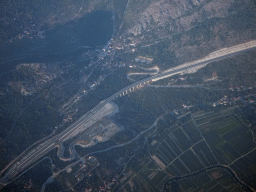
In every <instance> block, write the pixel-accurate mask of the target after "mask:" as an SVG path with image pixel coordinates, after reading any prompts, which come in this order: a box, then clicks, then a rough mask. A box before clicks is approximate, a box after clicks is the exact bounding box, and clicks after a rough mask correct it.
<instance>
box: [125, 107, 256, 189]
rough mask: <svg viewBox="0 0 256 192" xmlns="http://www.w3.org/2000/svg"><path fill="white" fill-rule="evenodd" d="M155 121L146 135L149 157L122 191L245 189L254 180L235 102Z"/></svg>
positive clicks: (255, 155) (254, 155) (247, 137)
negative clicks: (174, 119)
mask: <svg viewBox="0 0 256 192" xmlns="http://www.w3.org/2000/svg"><path fill="white" fill-rule="evenodd" d="M165 121H166V119H163V120H162V121H159V122H158V124H157V125H156V127H157V129H155V131H154V132H151V133H150V134H149V135H148V141H149V145H148V148H147V149H146V152H145V153H148V154H149V158H147V160H146V161H143V163H142V164H140V169H139V168H138V169H136V171H135V169H132V170H133V171H134V172H133V175H131V176H129V178H127V180H125V182H124V183H123V190H122V191H159V190H160V189H165V190H166V191H179V190H180V191H223V192H225V191H250V190H249V189H250V188H251V187H253V188H255V187H256V186H255V185H256V184H254V183H253V181H255V180H256V162H255V159H256V150H254V148H255V144H254V142H253V141H254V140H253V137H252V132H251V130H250V129H249V127H248V126H246V124H245V122H244V121H243V117H242V116H241V112H240V110H239V108H238V107H230V108H227V109H225V110H222V111H219V112H214V111H210V112H202V111H200V112H197V113H193V114H191V113H188V114H185V115H183V116H180V117H178V118H177V121H174V123H173V124H168V123H166V122H165Z"/></svg>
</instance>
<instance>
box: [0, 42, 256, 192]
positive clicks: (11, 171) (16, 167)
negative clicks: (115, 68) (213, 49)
mask: <svg viewBox="0 0 256 192" xmlns="http://www.w3.org/2000/svg"><path fill="white" fill-rule="evenodd" d="M255 49H256V43H254V44H253V46H247V45H246V46H245V47H244V48H243V49H238V50H237V51H231V52H228V51H227V53H226V54H225V53H224V54H223V53H222V54H220V56H218V54H216V56H215V57H213V56H211V57H210V55H209V56H208V57H205V58H204V59H201V60H198V62H197V61H195V62H192V64H189V63H188V64H186V65H184V67H183V65H181V67H178V68H173V69H170V70H167V71H165V72H163V73H161V74H158V75H154V76H151V77H148V78H145V79H142V80H139V81H136V82H134V83H132V84H131V85H129V86H127V87H125V88H123V89H121V90H120V91H118V92H116V93H115V94H113V95H112V96H110V97H109V98H107V99H106V100H103V101H101V102H100V103H99V104H98V105H97V106H96V107H94V108H93V109H91V110H90V111H89V112H87V113H86V114H84V115H83V116H82V117H80V118H79V119H78V120H77V121H76V122H74V123H73V124H72V125H70V126H69V127H67V128H66V129H65V130H64V131H63V132H61V133H59V134H58V135H55V136H53V137H51V138H49V139H48V140H46V141H44V142H43V143H41V144H38V145H37V146H35V147H34V148H33V149H31V151H30V152H28V153H27V154H26V155H25V156H24V157H21V158H18V159H16V160H15V161H13V162H12V163H10V164H9V165H8V167H9V168H8V167H7V169H8V170H7V171H5V175H1V177H2V178H1V180H0V184H1V185H3V186H4V185H6V184H8V183H10V182H11V181H12V180H13V179H15V178H16V176H18V175H19V174H20V173H22V172H23V171H24V170H26V169H27V168H29V166H31V165H32V164H33V163H34V162H35V161H37V160H38V159H39V158H41V157H42V156H44V155H45V154H46V153H48V152H49V151H51V150H52V149H54V148H56V147H58V144H59V143H60V142H62V141H64V140H65V138H66V137H67V136H68V135H69V134H70V133H71V132H73V131H75V130H76V128H78V127H80V126H81V125H82V124H85V123H87V122H88V121H89V120H90V118H91V117H92V116H93V115H95V114H96V113H97V112H98V111H99V110H100V109H101V108H103V107H104V106H105V105H106V104H107V103H109V102H111V101H113V100H114V99H116V98H117V97H119V96H122V95H124V94H125V93H127V92H128V91H130V90H132V89H134V88H136V87H139V86H141V85H144V84H146V83H150V82H154V81H158V80H160V79H164V78H167V77H170V76H173V75H176V74H180V73H184V72H186V71H187V70H188V69H191V68H195V67H200V66H205V65H206V64H208V63H212V62H215V61H219V60H223V59H226V58H228V57H232V56H234V55H238V54H241V53H243V52H246V51H251V50H255ZM0 189H1V186H0Z"/></svg>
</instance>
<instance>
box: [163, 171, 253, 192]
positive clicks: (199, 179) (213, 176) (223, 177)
mask: <svg viewBox="0 0 256 192" xmlns="http://www.w3.org/2000/svg"><path fill="white" fill-rule="evenodd" d="M166 188H167V189H168V191H174V189H176V190H177V191H178V190H180V191H193V192H199V191H222V192H227V191H249V190H248V189H246V188H244V187H243V186H242V185H241V183H239V182H237V181H236V180H235V178H234V176H233V175H232V173H231V172H230V171H228V170H227V169H226V168H221V167H217V168H212V169H208V170H204V171H201V172H198V173H196V174H194V175H191V176H188V177H184V178H182V179H181V178H177V179H173V180H170V181H169V182H168V183H167V184H166Z"/></svg>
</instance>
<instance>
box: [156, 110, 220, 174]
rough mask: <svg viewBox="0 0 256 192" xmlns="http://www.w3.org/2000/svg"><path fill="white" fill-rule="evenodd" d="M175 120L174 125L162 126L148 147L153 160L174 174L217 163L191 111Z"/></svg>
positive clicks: (192, 171) (190, 172)
mask: <svg viewBox="0 0 256 192" xmlns="http://www.w3.org/2000/svg"><path fill="white" fill-rule="evenodd" d="M178 121H179V123H178V124H176V125H175V126H174V127H172V128H169V129H168V128H166V129H165V130H164V131H163V132H164V133H165V134H161V133H159V136H158V137H157V139H158V144H157V145H156V146H153V147H151V154H152V157H153V158H152V159H153V160H154V161H155V163H156V164H157V165H158V166H159V167H161V169H164V170H165V171H166V172H167V173H168V174H170V175H172V176H174V177H175V176H183V175H188V174H192V173H194V172H196V171H198V170H202V169H204V168H207V167H209V166H212V165H216V164H217V163H218V162H217V161H216V159H215V157H214V155H213V153H212V152H211V149H210V148H209V147H208V145H207V143H206V142H205V140H204V138H203V136H202V135H201V132H200V130H198V128H197V125H196V124H195V122H194V121H193V119H192V117H191V114H190V113H189V114H187V115H185V116H182V117H181V118H178ZM166 130H168V131H166ZM160 135H161V136H160Z"/></svg>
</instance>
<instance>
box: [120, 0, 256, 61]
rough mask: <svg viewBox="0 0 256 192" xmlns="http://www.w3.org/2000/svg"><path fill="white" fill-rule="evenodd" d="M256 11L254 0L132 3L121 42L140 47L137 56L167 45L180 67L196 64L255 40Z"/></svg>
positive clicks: (170, 0)
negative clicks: (153, 48)
mask: <svg viewBox="0 0 256 192" xmlns="http://www.w3.org/2000/svg"><path fill="white" fill-rule="evenodd" d="M255 10H256V9H255V1H252V0H246V1H243V2H241V1H237V0H179V1H178V0H160V1H156V0H148V1H144V2H143V3H142V2H141V1H136V0H130V1H129V2H128V5H127V8H126V12H125V17H124V23H123V26H122V27H123V28H122V32H121V33H120V39H121V41H122V42H123V43H124V44H127V42H130V41H132V42H134V43H137V44H136V46H137V47H138V49H137V51H138V52H137V55H140V54H142V56H148V55H149V56H151V55H152V54H151V53H150V51H149V50H150V49H151V48H152V47H154V46H158V45H159V44H161V43H163V42H165V45H164V46H160V48H161V49H162V52H167V53H166V54H168V52H169V53H171V52H173V53H175V57H176V59H177V63H182V62H185V61H192V60H195V59H198V58H201V57H203V56H205V55H206V54H208V53H209V52H211V51H214V50H217V49H220V48H223V47H228V46H233V45H236V44H239V43H244V42H247V41H250V40H252V39H255V38H256V34H255V27H256V26H255V20H256V17H255V15H256V14H255ZM143 47H144V48H143ZM145 47H146V48H145ZM145 49H146V51H145ZM158 49H159V47H158ZM134 54H135V55H136V52H135V53H134ZM160 56H161V57H164V56H165V55H160ZM160 56H159V55H158V56H155V58H156V57H160ZM153 64H156V63H154V62H153ZM158 64H159V62H158ZM160 65H161V63H160Z"/></svg>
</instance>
